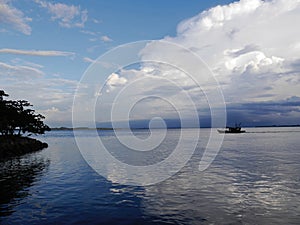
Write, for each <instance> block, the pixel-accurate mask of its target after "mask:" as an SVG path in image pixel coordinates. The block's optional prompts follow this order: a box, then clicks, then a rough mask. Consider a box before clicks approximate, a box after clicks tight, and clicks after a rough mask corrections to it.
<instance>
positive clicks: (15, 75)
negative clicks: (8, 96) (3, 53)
mask: <svg viewBox="0 0 300 225" xmlns="http://www.w3.org/2000/svg"><path fill="white" fill-rule="evenodd" d="M43 75H44V72H42V71H41V70H39V69H37V68H35V67H31V66H22V65H10V64H7V63H4V62H0V76H1V77H8V78H10V79H20V78H21V79H22V80H24V79H25V80H27V79H32V78H36V77H41V76H43Z"/></svg>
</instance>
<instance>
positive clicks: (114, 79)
mask: <svg viewBox="0 0 300 225" xmlns="http://www.w3.org/2000/svg"><path fill="white" fill-rule="evenodd" d="M126 83H127V79H126V78H125V77H120V76H119V75H118V74H116V73H112V74H111V75H110V76H109V77H108V78H107V81H106V85H107V87H108V88H107V90H106V91H107V92H110V91H112V90H114V89H115V88H116V87H120V86H123V85H125V84H126Z"/></svg>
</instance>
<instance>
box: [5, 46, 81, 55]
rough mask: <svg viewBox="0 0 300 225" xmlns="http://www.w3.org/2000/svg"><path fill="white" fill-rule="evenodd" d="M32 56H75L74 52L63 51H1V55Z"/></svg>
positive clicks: (6, 49) (8, 49)
mask: <svg viewBox="0 0 300 225" xmlns="http://www.w3.org/2000/svg"><path fill="white" fill-rule="evenodd" d="M1 53H3V54H15V55H32V56H74V55H75V53H73V52H63V51H40V50H20V49H11V48H2V49H0V54H1Z"/></svg>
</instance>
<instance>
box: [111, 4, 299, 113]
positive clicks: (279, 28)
mask: <svg viewBox="0 0 300 225" xmlns="http://www.w3.org/2000/svg"><path fill="white" fill-rule="evenodd" d="M299 20H300V1H299V0H296V1H295V0H270V1H262V0H241V1H238V2H234V3H231V4H228V5H224V6H216V7H214V8H211V9H209V10H207V11H204V12H201V13H199V14H198V15H196V16H194V17H192V18H190V19H187V20H185V21H183V22H181V23H180V24H179V25H178V28H177V35H176V36H175V37H165V38H164V39H163V40H165V41H169V42H172V43H174V44H178V45H181V46H183V47H184V48H187V49H190V50H191V51H193V52H194V53H196V54H197V55H198V56H200V57H201V58H202V59H203V61H204V62H205V63H206V64H207V65H208V66H209V67H210V68H211V70H212V71H213V73H214V74H215V77H216V78H217V80H218V81H219V83H220V88H221V89H222V90H223V93H224V97H225V101H226V103H227V105H228V109H229V110H230V109H232V108H230V105H238V106H239V107H241V108H243V107H251V106H253V105H251V104H250V103H256V104H259V103H260V102H261V103H262V104H263V103H264V102H281V101H286V99H289V98H290V97H291V96H298V95H300V93H299V90H300V79H299V75H300V67H299V65H300V63H299V62H300V56H299V46H300V44H299V43H300V42H299V37H300V30H299V29H297V27H296V26H297V25H296V24H297V22H296V21H299ZM149 55H151V56H152V57H153V56H155V55H157V58H158V59H159V57H160V56H161V55H164V56H168V57H169V58H170V59H172V60H174V61H177V62H180V63H181V64H185V65H186V66H188V67H193V65H191V64H190V62H186V61H185V59H184V58H182V57H181V54H180V53H179V52H173V51H169V52H161V49H159V48H156V47H155V41H154V42H152V43H150V44H149V45H147V46H146V47H145V48H144V49H143V51H142V52H141V57H142V59H145V60H146V59H147V57H148V56H149ZM147 71H148V72H149V71H152V72H151V73H153V74H155V76H160V77H166V78H169V79H172V80H174V81H176V82H177V83H179V84H180V85H181V87H182V88H183V89H184V90H186V91H189V93H190V95H191V96H192V97H193V98H195V99H196V95H197V93H199V91H198V92H197V91H195V85H193V82H191V81H190V80H189V79H188V78H187V76H186V75H185V74H184V73H183V72H180V71H176V69H175V70H174V69H172V68H167V69H166V68H164V67H163V66H161V65H160V66H158V67H149V66H146V67H145V66H141V68H139V69H138V70H137V71H135V74H136V75H135V76H133V77H136V76H145V75H146V74H147ZM153 71H154V72H153ZM155 71H158V72H155ZM131 72H132V71H131ZM137 74H139V75H137ZM119 77H126V74H125V73H124V71H123V72H122V73H120V74H119ZM126 79H127V84H128V85H129V84H130V82H131V80H132V79H133V80H134V79H135V78H130V77H126ZM148 82H149V83H147V84H144V85H143V86H141V87H140V88H138V87H136V89H135V92H136V93H143V92H144V93H146V91H147V93H146V94H148V95H150V94H151V91H152V93H153V92H155V91H157V90H159V89H160V90H161V91H163V92H164V93H165V95H167V94H170V92H172V90H171V89H169V90H168V89H167V88H166V87H163V86H162V87H161V88H159V85H160V84H159V83H158V82H157V83H155V82H150V81H148ZM145 87H148V88H145ZM150 87H152V90H150V89H151V88H150ZM202 88H206V87H202ZM214 88H216V87H214ZM211 90H212V91H213V87H212V88H211ZM115 91H117V90H115ZM167 92H168V93H167ZM173 94H176V93H174V91H173ZM178 101H179V99H178ZM180 104H184V103H180ZM150 105H151V104H150ZM153 106H154V105H153V104H152V105H151V107H153ZM285 107H286V110H290V111H293V110H294V108H291V107H290V106H289V105H286V106H285ZM149 109H150V107H149ZM144 110H145V111H146V112H147V111H148V109H146V108H145V109H144ZM256 110H258V108H256ZM262 111H263V109H262ZM240 112H241V111H240ZM249 112H251V111H249ZM293 112H294V113H293V114H289V115H293V116H295V113H297V112H295V111H293ZM257 114H258V113H257ZM284 115H288V114H287V113H285V114H282V116H284ZM297 115H298V117H299V114H297ZM274 118H275V117H274Z"/></svg>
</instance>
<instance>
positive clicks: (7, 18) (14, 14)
mask: <svg viewBox="0 0 300 225" xmlns="http://www.w3.org/2000/svg"><path fill="white" fill-rule="evenodd" d="M31 21H32V19H31V18H29V17H26V16H24V14H23V12H22V11H20V10H19V9H16V8H14V7H13V6H12V5H11V4H10V3H9V1H8V0H0V23H2V24H5V25H7V26H11V27H13V28H14V29H15V30H17V31H19V32H21V33H23V34H26V35H30V34H31V27H30V26H29V25H28V22H31Z"/></svg>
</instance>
